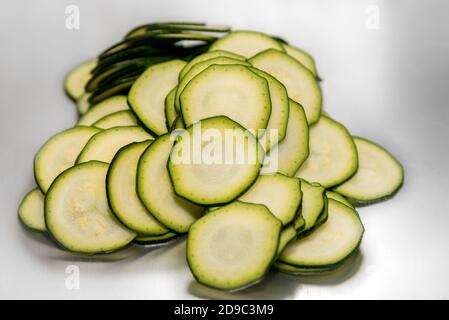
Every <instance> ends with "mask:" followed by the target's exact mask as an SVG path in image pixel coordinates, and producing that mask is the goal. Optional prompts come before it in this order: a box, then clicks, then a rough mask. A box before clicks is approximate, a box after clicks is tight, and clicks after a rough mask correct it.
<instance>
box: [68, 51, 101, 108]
mask: <svg viewBox="0 0 449 320" xmlns="http://www.w3.org/2000/svg"><path fill="white" fill-rule="evenodd" d="M96 66H97V59H92V60H89V61H85V62H83V63H81V64H80V65H78V66H76V67H75V68H73V69H72V70H70V71H69V73H68V74H67V76H66V77H65V79H64V90H65V92H66V93H67V95H68V96H69V97H70V98H71V99H73V100H75V101H76V100H78V99H79V98H81V96H82V95H83V94H84V93H85V91H84V88H85V86H86V84H87V82H88V81H89V80H90V78H91V73H90V72H91V71H92V70H93V69H94V68H95V67H96Z"/></svg>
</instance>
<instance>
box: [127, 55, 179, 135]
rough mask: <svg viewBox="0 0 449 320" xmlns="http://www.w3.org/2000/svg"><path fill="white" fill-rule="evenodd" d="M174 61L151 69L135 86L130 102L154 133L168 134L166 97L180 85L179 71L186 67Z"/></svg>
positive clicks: (142, 120)
mask: <svg viewBox="0 0 449 320" xmlns="http://www.w3.org/2000/svg"><path fill="white" fill-rule="evenodd" d="M185 64H186V63H185V62H184V61H181V60H172V61H169V62H165V63H160V64H156V65H153V66H151V67H149V68H148V69H147V70H146V71H145V72H144V73H143V74H142V75H141V76H140V77H139V78H138V79H137V80H136V82H135V83H134V84H133V86H132V87H131V90H130V92H129V96H128V101H129V104H130V106H131V108H132V109H133V111H134V113H135V114H136V115H137V117H138V118H139V120H140V121H141V122H142V123H143V124H144V125H145V126H146V127H147V128H148V129H150V130H151V131H152V132H154V133H155V134H157V135H162V134H164V133H166V132H167V127H166V119H165V97H166V96H167V94H168V93H169V92H170V90H172V89H173V88H174V87H175V86H176V85H177V83H178V74H179V71H181V69H182V68H183V67H184V66H185Z"/></svg>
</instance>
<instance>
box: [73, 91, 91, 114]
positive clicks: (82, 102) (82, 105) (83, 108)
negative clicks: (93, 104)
mask: <svg viewBox="0 0 449 320" xmlns="http://www.w3.org/2000/svg"><path fill="white" fill-rule="evenodd" d="M90 96H91V94H90V93H89V92H86V93H83V95H82V96H81V97H79V99H78V100H76V110H77V111H78V114H79V115H81V116H82V115H83V114H85V113H86V112H87V110H89V108H90V102H89V98H90Z"/></svg>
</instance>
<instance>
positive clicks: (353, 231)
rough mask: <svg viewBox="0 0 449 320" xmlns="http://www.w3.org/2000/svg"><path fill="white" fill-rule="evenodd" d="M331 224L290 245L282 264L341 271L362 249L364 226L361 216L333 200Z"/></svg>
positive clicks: (327, 222) (283, 253) (326, 224)
mask: <svg viewBox="0 0 449 320" xmlns="http://www.w3.org/2000/svg"><path fill="white" fill-rule="evenodd" d="M328 214H329V217H328V219H327V221H326V222H325V223H324V224H323V225H322V226H320V227H319V228H317V229H316V230H315V231H314V232H312V233H311V234H310V235H308V236H307V237H305V238H301V239H298V240H295V241H293V242H291V243H290V244H288V245H287V247H286V248H285V250H284V251H283V252H282V253H281V255H280V257H279V260H280V261H281V262H283V263H287V264H291V265H294V266H299V267H337V266H339V265H340V264H341V263H342V262H343V261H344V260H345V259H346V258H347V257H349V255H350V254H351V253H353V252H354V251H355V250H356V249H357V248H358V246H359V244H360V241H361V240H362V236H363V232H364V229H363V225H362V222H361V221H360V218H359V216H358V214H357V212H356V211H355V210H353V209H351V208H349V207H348V206H346V205H344V204H342V203H340V202H338V201H335V200H333V199H330V200H329V211H328Z"/></svg>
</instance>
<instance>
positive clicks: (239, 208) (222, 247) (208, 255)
mask: <svg viewBox="0 0 449 320" xmlns="http://www.w3.org/2000/svg"><path fill="white" fill-rule="evenodd" d="M281 225H282V224H281V222H280V221H279V220H278V219H276V218H275V217H274V216H273V215H272V214H271V213H270V211H269V210H268V209H267V208H266V207H265V206H263V205H257V204H249V203H242V202H239V201H236V202H233V203H231V204H229V205H226V206H224V207H221V208H219V209H217V210H214V211H212V212H210V213H208V214H207V215H205V216H204V217H202V218H201V219H199V220H198V221H196V222H195V223H194V224H193V225H192V227H191V228H190V231H189V235H188V237H187V262H188V264H189V267H190V270H191V271H192V273H193V275H194V276H195V278H196V279H197V280H198V282H200V283H202V284H204V285H206V286H209V287H213V288H217V289H222V290H238V289H243V288H245V287H248V286H250V285H252V284H254V283H257V282H258V281H260V280H261V279H262V278H263V277H264V276H265V274H266V272H267V270H268V268H269V267H270V265H271V263H272V262H273V259H274V258H275V256H276V254H277V248H278V243H279V234H280V232H281Z"/></svg>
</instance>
